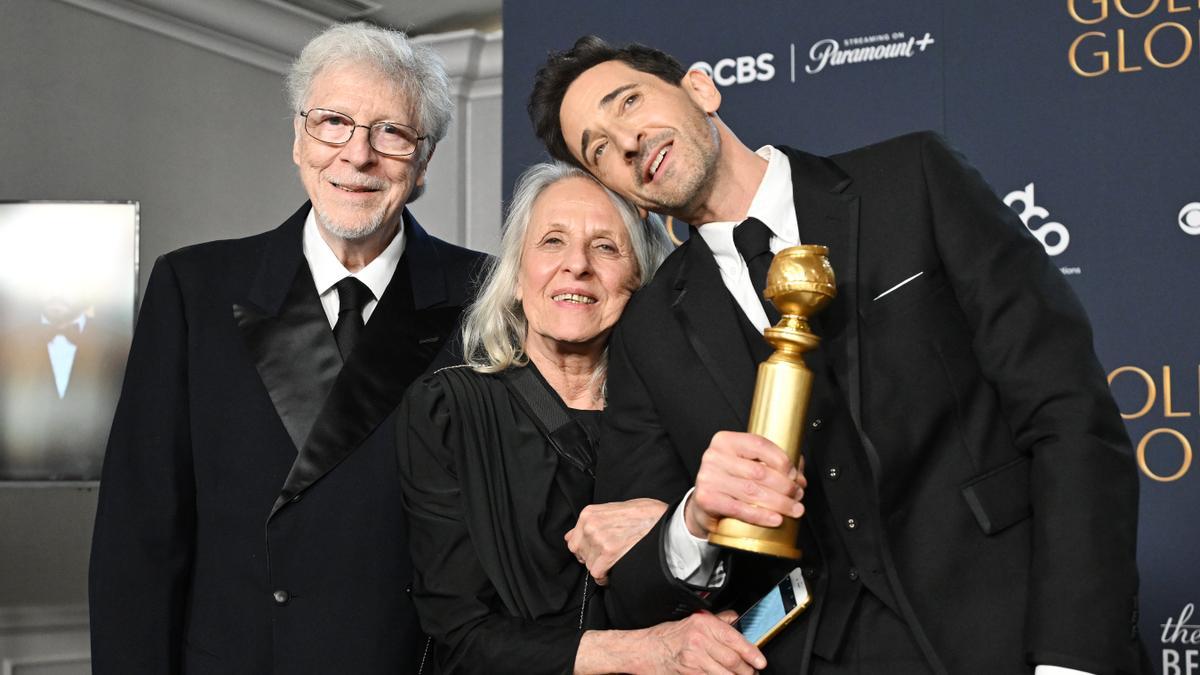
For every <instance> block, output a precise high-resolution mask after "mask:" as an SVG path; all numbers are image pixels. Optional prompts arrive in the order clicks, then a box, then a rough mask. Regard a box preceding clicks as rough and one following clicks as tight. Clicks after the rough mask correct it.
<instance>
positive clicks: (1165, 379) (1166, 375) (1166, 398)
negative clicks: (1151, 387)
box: [1162, 366, 1192, 417]
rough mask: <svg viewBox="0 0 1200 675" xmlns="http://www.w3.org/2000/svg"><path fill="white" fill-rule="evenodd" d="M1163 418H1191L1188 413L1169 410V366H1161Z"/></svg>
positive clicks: (1190, 414) (1170, 406)
mask: <svg viewBox="0 0 1200 675" xmlns="http://www.w3.org/2000/svg"><path fill="white" fill-rule="evenodd" d="M1162 373H1163V380H1162V383H1163V417H1191V416H1192V413H1190V412H1186V411H1185V412H1175V411H1174V410H1172V409H1171V408H1172V407H1173V406H1172V405H1171V366H1163V371H1162Z"/></svg>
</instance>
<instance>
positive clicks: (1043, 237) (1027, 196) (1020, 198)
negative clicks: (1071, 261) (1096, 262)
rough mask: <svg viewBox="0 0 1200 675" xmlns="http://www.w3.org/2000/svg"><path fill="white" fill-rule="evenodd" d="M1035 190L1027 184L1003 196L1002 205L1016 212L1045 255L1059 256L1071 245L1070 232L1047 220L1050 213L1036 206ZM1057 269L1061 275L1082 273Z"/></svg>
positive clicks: (1070, 268)
mask: <svg viewBox="0 0 1200 675" xmlns="http://www.w3.org/2000/svg"><path fill="white" fill-rule="evenodd" d="M1035 189H1036V186H1035V185H1034V184H1033V183H1029V184H1028V185H1026V186H1025V187H1024V188H1023V189H1021V190H1013V191H1012V192H1010V193H1008V194H1007V195H1005V196H1004V203H1005V204H1007V205H1008V207H1009V208H1011V209H1012V210H1013V211H1016V212H1017V216H1019V217H1020V218H1021V222H1022V223H1025V227H1026V228H1028V229H1029V231H1030V232H1031V233H1032V234H1033V236H1034V237H1036V238H1037V240H1038V241H1040V242H1041V243H1042V248H1044V249H1046V255H1048V256H1056V255H1060V254H1061V253H1062V252H1063V251H1066V250H1067V247H1068V246H1070V245H1071V232H1070V230H1068V229H1067V226H1066V225H1063V224H1062V223H1060V222H1058V221H1051V220H1049V218H1050V212H1049V211H1047V210H1046V209H1044V208H1042V207H1041V206H1038V204H1037V201H1036V196H1035V194H1034V190H1035ZM1017 204H1020V205H1021V206H1020V208H1017ZM1058 269H1059V271H1061V272H1062V273H1063V274H1082V273H1083V270H1082V269H1080V268H1078V267H1060V268H1058Z"/></svg>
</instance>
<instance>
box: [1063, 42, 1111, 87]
mask: <svg viewBox="0 0 1200 675" xmlns="http://www.w3.org/2000/svg"><path fill="white" fill-rule="evenodd" d="M1095 36H1099V37H1105V35H1104V33H1101V32H1099V31H1088V32H1087V33H1084V34H1083V35H1080V36H1079V37H1077V38H1075V41H1074V42H1072V43H1071V51H1070V52H1069V53H1068V54H1067V60H1068V61H1070V63H1071V70H1074V71H1075V74H1076V75H1079V76H1080V77H1097V76H1100V75H1103V74H1104V73H1107V72H1108V52H1107V51H1099V52H1092V56H1098V57H1100V69H1099V70H1084V69H1083V68H1080V67H1079V54H1078V49H1079V43H1080V42H1083V39H1084V38H1087V37H1095Z"/></svg>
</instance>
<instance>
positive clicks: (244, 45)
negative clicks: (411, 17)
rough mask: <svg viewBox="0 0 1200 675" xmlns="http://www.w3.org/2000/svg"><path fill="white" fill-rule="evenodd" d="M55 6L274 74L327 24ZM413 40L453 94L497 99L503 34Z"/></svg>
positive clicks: (114, 5)
mask: <svg viewBox="0 0 1200 675" xmlns="http://www.w3.org/2000/svg"><path fill="white" fill-rule="evenodd" d="M59 2H62V3H65V4H67V5H71V6H73V7H78V8H80V9H84V10H87V11H89V12H93V13H95V14H99V15H101V16H104V17H107V18H110V19H114V20H116V21H120V22H122V23H125V24H129V25H131V26H135V27H137V28H141V29H144V30H148V31H150V32H152V33H156V34H158V35H162V36H165V37H168V38H171V39H173V40H178V41H180V42H183V43H185V44H188V45H191V46H193V47H198V48H200V49H203V50H206V51H209V52H213V53H215V54H220V55H222V56H225V57H227V58H231V59H233V60H235V61H240V62H241V63H245V64H247V65H251V66H254V67H255V68H261V69H262V70H266V71H268V72H271V73H275V74H277V75H286V74H287V71H288V67H289V66H290V65H291V62H292V60H293V59H294V58H295V57H296V55H297V54H299V53H300V50H301V49H302V48H303V47H304V45H305V44H307V42H308V40H309V39H310V38H311V36H313V35H315V34H316V33H318V32H320V31H321V30H323V29H324V28H325V27H326V26H329V25H330V22H329V21H322V20H321V19H320V17H318V16H316V15H313V16H311V17H305V16H301V15H298V14H295V13H293V12H285V11H283V10H278V9H272V5H269V4H259V3H249V5H247V4H246V3H243V5H242V6H243V10H241V13H240V14H239V13H238V12H223V13H222V12H218V11H215V10H216V9H220V8H219V7H218V8H214V10H212V11H208V12H207V13H204V12H203V11H202V10H201V9H200V8H201V7H203V5H199V4H198V5H196V8H197V9H196V11H195V13H194V14H191V15H187V16H184V15H183V14H182V13H170V12H165V11H162V10H159V9H155V8H153V7H148V6H146V5H144V4H139V3H136V2H133V1H131V0H59ZM217 4H220V3H217ZM250 5H253V6H254V10H253V12H250V11H249V9H250ZM413 41H414V42H417V43H421V44H427V45H429V46H431V47H433V48H434V49H436V50H437V51H438V53H439V54H441V56H442V58H443V59H445V61H446V71H447V73H448V74H449V75H450V78H451V82H452V84H453V86H454V90H455V91H454V93H455V94H459V93H460V91H462V90H467V91H469V92H473V93H472V94H470V95H471V96H472V97H475V96H498V95H499V83H500V79H501V71H502V69H503V59H502V45H503V31H500V30H496V31H491V32H487V33H484V32H481V31H479V30H475V29H465V30H457V31H450V32H446V33H433V34H429V35H418V36H416V37H414V38H413ZM493 81H494V83H493Z"/></svg>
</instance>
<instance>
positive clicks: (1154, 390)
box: [1109, 365, 1158, 419]
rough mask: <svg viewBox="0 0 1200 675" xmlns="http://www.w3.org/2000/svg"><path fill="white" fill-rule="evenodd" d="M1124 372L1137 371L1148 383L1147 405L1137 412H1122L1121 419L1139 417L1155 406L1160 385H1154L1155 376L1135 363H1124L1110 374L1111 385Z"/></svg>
mask: <svg viewBox="0 0 1200 675" xmlns="http://www.w3.org/2000/svg"><path fill="white" fill-rule="evenodd" d="M1122 372H1136V374H1138V375H1139V376H1140V377H1141V381H1142V382H1145V383H1146V405H1144V406H1141V410H1139V411H1138V412H1135V413H1121V419H1138V418H1139V417H1141V416H1144V414H1146V413H1147V412H1150V408H1152V407H1154V400H1156V399H1157V398H1158V387H1156V386H1154V378H1153V377H1151V376H1150V374H1148V372H1146V371H1145V370H1142V369H1140V368H1138V366H1135V365H1123V366H1121V368H1118V369H1116V370H1114V371H1112V372H1110V374H1109V387H1110V388H1111V387H1112V381H1114V380H1116V378H1117V376H1118V375H1121V374H1122Z"/></svg>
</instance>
